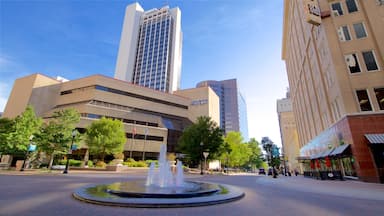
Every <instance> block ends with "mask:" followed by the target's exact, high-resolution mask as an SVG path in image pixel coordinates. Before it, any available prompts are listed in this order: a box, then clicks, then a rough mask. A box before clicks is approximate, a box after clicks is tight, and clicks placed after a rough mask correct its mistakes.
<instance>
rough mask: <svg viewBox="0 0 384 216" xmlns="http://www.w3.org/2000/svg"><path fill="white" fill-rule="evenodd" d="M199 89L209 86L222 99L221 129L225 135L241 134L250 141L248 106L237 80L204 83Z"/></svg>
mask: <svg viewBox="0 0 384 216" xmlns="http://www.w3.org/2000/svg"><path fill="white" fill-rule="evenodd" d="M196 86H197V87H203V86H209V87H211V88H212V89H213V91H214V92H215V93H216V94H217V96H219V98H220V127H221V128H222V129H223V130H224V133H228V132H230V131H237V132H241V134H242V136H243V138H244V140H245V141H248V139H249V137H248V118H247V104H246V101H245V99H244V97H243V96H242V95H241V93H240V91H239V90H238V87H237V80H236V79H229V80H222V81H214V80H208V81H202V82H200V83H198V84H197V85H196Z"/></svg>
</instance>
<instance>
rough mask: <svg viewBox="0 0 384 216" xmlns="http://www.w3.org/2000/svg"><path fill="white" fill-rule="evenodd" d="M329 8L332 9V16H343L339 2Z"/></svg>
mask: <svg viewBox="0 0 384 216" xmlns="http://www.w3.org/2000/svg"><path fill="white" fill-rule="evenodd" d="M331 7H332V11H333V15H334V16H341V15H343V9H342V8H341V3H340V2H336V3H333V4H332V6H331ZM336 11H337V12H336Z"/></svg>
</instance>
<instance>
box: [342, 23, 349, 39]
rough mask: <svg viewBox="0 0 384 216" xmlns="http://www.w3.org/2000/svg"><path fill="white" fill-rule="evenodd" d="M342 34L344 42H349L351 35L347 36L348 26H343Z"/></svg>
mask: <svg viewBox="0 0 384 216" xmlns="http://www.w3.org/2000/svg"><path fill="white" fill-rule="evenodd" d="M343 33H344V38H345V40H346V41H349V40H351V35H350V34H349V30H348V26H343Z"/></svg>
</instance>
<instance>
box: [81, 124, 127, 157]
mask: <svg viewBox="0 0 384 216" xmlns="http://www.w3.org/2000/svg"><path fill="white" fill-rule="evenodd" d="M85 140H86V143H87V145H88V148H89V152H90V154H100V159H101V160H102V161H104V158H105V155H107V154H116V153H121V152H122V151H123V148H124V144H125V143H126V140H127V138H126V136H125V130H124V125H123V123H122V122H121V121H120V120H112V119H108V118H105V117H103V118H101V119H100V120H97V121H94V122H92V124H91V125H89V126H88V127H87V132H86V138H85Z"/></svg>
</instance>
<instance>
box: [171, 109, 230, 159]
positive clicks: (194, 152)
mask: <svg viewBox="0 0 384 216" xmlns="http://www.w3.org/2000/svg"><path fill="white" fill-rule="evenodd" d="M222 143H223V132H222V130H221V129H220V128H219V126H218V125H217V123H216V122H214V121H213V120H212V119H211V118H210V117H208V116H200V117H198V118H197V121H196V123H194V124H192V125H190V126H189V127H187V128H186V129H185V130H184V132H183V134H182V135H181V137H180V140H179V145H178V147H177V150H178V151H180V152H182V153H184V154H187V155H188V157H187V158H186V161H185V162H186V163H188V164H189V165H191V166H197V165H198V164H199V163H200V161H201V160H202V158H203V156H202V152H203V151H208V152H209V155H208V159H211V158H216V157H218V156H219V154H220V146H221V145H222ZM201 144H202V146H201Z"/></svg>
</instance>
